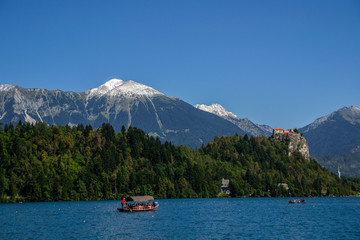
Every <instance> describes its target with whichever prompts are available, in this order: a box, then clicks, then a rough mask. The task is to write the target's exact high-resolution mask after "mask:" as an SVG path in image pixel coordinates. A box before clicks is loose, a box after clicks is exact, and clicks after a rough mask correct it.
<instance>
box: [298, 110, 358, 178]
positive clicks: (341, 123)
mask: <svg viewBox="0 0 360 240" xmlns="http://www.w3.org/2000/svg"><path fill="white" fill-rule="evenodd" d="M299 130H300V132H303V133H304V136H305V138H306V139H307V141H308V143H309V147H310V154H311V156H312V157H314V158H315V159H316V160H317V161H318V162H319V163H320V164H321V165H322V166H324V167H326V168H328V169H330V170H332V171H334V172H337V168H338V167H340V168H341V169H343V173H344V174H343V175H344V176H360V157H359V156H360V155H359V150H358V149H359V146H360V107H358V106H355V105H353V106H350V107H344V108H341V109H339V110H337V111H334V112H332V113H330V114H329V115H327V116H324V117H321V118H318V119H317V120H315V121H314V122H313V123H311V124H309V125H307V126H305V127H304V128H300V129H299Z"/></svg>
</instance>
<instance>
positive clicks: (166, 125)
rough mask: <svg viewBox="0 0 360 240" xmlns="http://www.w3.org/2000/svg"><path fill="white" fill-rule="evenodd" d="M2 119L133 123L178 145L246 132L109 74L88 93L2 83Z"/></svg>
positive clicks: (96, 124)
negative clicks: (107, 78)
mask: <svg viewBox="0 0 360 240" xmlns="http://www.w3.org/2000/svg"><path fill="white" fill-rule="evenodd" d="M0 121H1V122H2V123H5V124H6V123H14V124H16V123H17V122H19V121H22V122H29V123H36V122H45V123H47V124H49V125H69V126H74V125H77V124H83V125H92V126H93V127H94V128H98V127H101V126H102V124H103V123H110V124H111V125H112V126H113V127H114V129H115V131H120V130H121V128H122V126H125V127H126V128H128V127H130V126H133V127H138V128H141V129H142V130H144V131H145V132H146V133H147V134H149V135H150V136H154V137H159V138H160V139H161V140H162V141H171V142H172V143H173V144H176V145H187V146H190V147H193V148H196V147H200V146H201V145H202V144H206V143H208V142H209V141H211V140H213V139H214V137H216V136H221V135H234V134H235V133H237V134H239V135H244V134H245V132H243V131H242V130H241V129H239V128H238V127H236V126H235V125H234V124H232V123H231V122H229V121H227V120H225V119H223V118H221V117H218V116H216V115H214V114H211V113H208V112H204V111H201V110H199V109H197V108H195V107H193V106H191V105H190V104H188V103H186V102H184V101H182V100H181V99H178V98H174V97H168V96H166V95H165V94H163V93H161V92H159V91H157V90H155V89H153V88H151V87H149V86H146V85H144V84H140V83H137V82H135V81H131V80H130V81H123V80H120V79H111V80H110V81H107V82H106V83H104V84H102V85H101V86H99V87H97V88H93V89H89V90H87V91H85V92H79V93H78V92H65V91H61V90H46V89H37V88H32V89H25V88H22V87H20V86H13V85H0Z"/></svg>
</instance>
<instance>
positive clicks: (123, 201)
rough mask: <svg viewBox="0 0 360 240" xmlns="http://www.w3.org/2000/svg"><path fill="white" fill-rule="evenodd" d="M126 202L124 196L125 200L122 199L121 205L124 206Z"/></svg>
mask: <svg viewBox="0 0 360 240" xmlns="http://www.w3.org/2000/svg"><path fill="white" fill-rule="evenodd" d="M124 204H126V200H125V198H123V200H122V201H121V207H122V208H124Z"/></svg>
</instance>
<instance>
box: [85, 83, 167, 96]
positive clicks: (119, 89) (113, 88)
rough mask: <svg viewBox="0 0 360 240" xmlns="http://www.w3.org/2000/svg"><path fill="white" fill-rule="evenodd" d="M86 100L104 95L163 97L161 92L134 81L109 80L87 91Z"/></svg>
mask: <svg viewBox="0 0 360 240" xmlns="http://www.w3.org/2000/svg"><path fill="white" fill-rule="evenodd" d="M87 93H88V98H91V97H101V96H104V95H108V96H118V95H123V96H127V97H133V96H136V95H143V96H147V97H151V96H155V95H164V94H162V93H161V92H159V91H157V90H155V89H153V88H151V87H149V86H146V85H144V84H141V83H137V82H135V81H132V80H129V81H123V80H120V79H111V80H109V81H108V82H106V83H104V84H103V85H101V86H99V87H98V88H93V89H90V90H89V91H87Z"/></svg>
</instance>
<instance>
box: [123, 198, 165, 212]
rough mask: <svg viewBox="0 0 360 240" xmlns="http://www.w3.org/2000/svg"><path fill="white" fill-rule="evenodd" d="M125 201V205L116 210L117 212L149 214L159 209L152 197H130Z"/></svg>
mask: <svg viewBox="0 0 360 240" xmlns="http://www.w3.org/2000/svg"><path fill="white" fill-rule="evenodd" d="M125 201H126V202H125V204H123V206H122V207H121V208H118V209H117V210H118V211H119V212H150V211H155V210H156V209H158V207H159V204H158V203H157V202H154V197H152V196H131V197H127V198H125Z"/></svg>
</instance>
